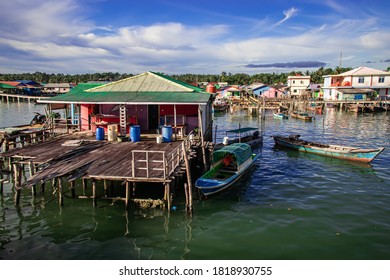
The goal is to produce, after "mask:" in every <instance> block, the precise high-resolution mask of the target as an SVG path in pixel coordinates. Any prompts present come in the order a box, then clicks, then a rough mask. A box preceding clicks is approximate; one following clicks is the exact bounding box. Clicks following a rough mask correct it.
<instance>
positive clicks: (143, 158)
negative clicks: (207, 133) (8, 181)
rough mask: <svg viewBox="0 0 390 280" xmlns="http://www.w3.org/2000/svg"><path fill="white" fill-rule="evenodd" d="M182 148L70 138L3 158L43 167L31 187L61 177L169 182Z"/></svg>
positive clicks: (146, 142) (173, 144)
mask: <svg viewBox="0 0 390 280" xmlns="http://www.w3.org/2000/svg"><path fill="white" fill-rule="evenodd" d="M184 141H185V142H188V141H187V140H184ZM182 146H183V141H175V142H170V143H157V142H156V141H155V140H154V141H152V140H144V141H140V142H107V141H96V140H93V139H91V138H87V137H85V136H84V137H80V136H75V135H73V136H72V135H67V136H63V137H58V138H56V139H54V140H51V141H48V142H44V143H39V144H36V145H32V146H28V147H25V148H21V149H16V150H12V151H9V152H5V153H2V154H0V156H1V157H4V158H12V159H13V160H18V161H19V162H21V163H29V162H32V163H33V164H34V165H40V166H41V167H42V168H41V170H40V171H39V172H38V173H36V174H35V175H34V176H32V177H31V178H30V179H29V180H28V181H27V185H28V186H32V185H35V184H37V183H40V182H45V181H48V180H50V179H54V178H58V177H68V180H69V181H72V180H75V179H77V178H87V179H98V180H100V179H107V180H127V181H134V182H136V181H138V182H139V181H147V182H167V181H169V180H170V177H171V176H172V173H173V172H174V170H175V168H176V167H177V166H178V165H179V163H180V161H181V160H182V159H183V147H182ZM186 146H187V148H188V143H187V144H186Z"/></svg>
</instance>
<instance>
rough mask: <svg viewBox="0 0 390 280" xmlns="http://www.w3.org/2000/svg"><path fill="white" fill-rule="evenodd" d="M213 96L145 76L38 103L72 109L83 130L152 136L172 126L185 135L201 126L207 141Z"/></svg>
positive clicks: (78, 89) (155, 76)
mask: <svg viewBox="0 0 390 280" xmlns="http://www.w3.org/2000/svg"><path fill="white" fill-rule="evenodd" d="M214 95H215V94H213V93H208V92H205V91H204V90H203V89H201V88H198V87H195V86H192V85H190V84H187V83H184V82H181V81H178V80H175V79H173V78H171V77H169V76H165V75H162V74H159V73H154V72H145V73H143V74H140V75H137V76H132V77H129V78H126V79H122V80H119V81H116V82H111V83H107V84H103V85H97V84H92V83H91V84H80V85H78V86H77V87H75V88H74V89H72V90H71V92H70V93H67V94H62V95H58V96H55V97H51V98H50V99H49V98H48V99H41V100H39V101H38V102H39V103H47V104H53V105H54V104H65V105H67V106H70V107H73V110H74V112H76V113H74V115H75V116H72V118H76V119H79V120H80V122H79V124H78V125H79V127H80V129H81V130H92V131H95V129H96V128H97V127H98V126H99V127H103V128H104V129H105V131H107V129H108V128H107V125H108V124H117V125H118V126H119V130H120V131H121V133H122V135H123V134H125V133H129V127H130V126H131V125H135V124H137V125H139V126H140V130H141V132H147V131H151V132H152V133H156V130H157V129H159V128H161V127H162V126H164V125H172V127H173V129H176V130H177V129H180V132H181V133H183V134H186V133H188V132H190V131H192V130H194V129H195V128H198V127H200V125H201V126H202V129H203V133H204V136H205V137H206V138H207V136H210V137H211V136H212V100H213V98H214ZM199 114H201V116H199ZM76 115H77V116H76ZM200 121H201V122H200ZM183 134H182V135H183Z"/></svg>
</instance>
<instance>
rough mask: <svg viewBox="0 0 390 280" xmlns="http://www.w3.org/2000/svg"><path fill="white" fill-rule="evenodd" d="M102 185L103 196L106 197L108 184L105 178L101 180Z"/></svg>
mask: <svg viewBox="0 0 390 280" xmlns="http://www.w3.org/2000/svg"><path fill="white" fill-rule="evenodd" d="M103 186H104V196H105V197H107V196H108V186H107V180H106V179H104V180H103Z"/></svg>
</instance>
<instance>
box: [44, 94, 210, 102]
mask: <svg viewBox="0 0 390 280" xmlns="http://www.w3.org/2000/svg"><path fill="white" fill-rule="evenodd" d="M209 99H210V94H209V93H201V92H189V93H184V92H120V91H114V92H83V93H77V92H72V93H68V94H63V95H59V96H54V97H51V98H49V99H44V100H43V99H41V100H39V101H38V102H40V103H79V104H140V103H141V104H207V102H208V101H209Z"/></svg>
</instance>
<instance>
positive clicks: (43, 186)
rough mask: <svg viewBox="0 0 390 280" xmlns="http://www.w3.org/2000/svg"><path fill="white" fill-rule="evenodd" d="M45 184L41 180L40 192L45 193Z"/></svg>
mask: <svg viewBox="0 0 390 280" xmlns="http://www.w3.org/2000/svg"><path fill="white" fill-rule="evenodd" d="M45 184H46V182H43V183H42V184H41V193H45Z"/></svg>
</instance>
